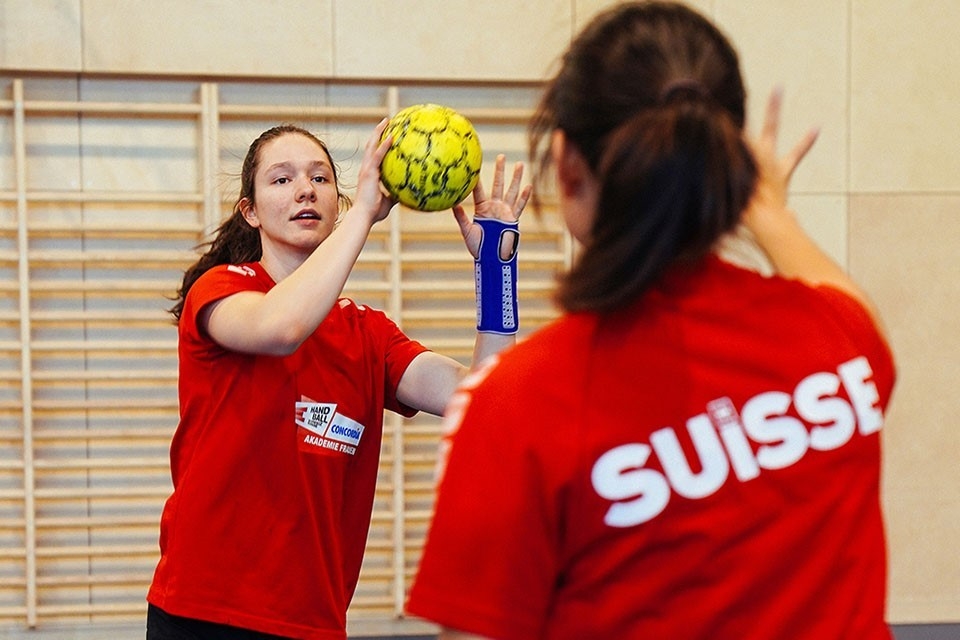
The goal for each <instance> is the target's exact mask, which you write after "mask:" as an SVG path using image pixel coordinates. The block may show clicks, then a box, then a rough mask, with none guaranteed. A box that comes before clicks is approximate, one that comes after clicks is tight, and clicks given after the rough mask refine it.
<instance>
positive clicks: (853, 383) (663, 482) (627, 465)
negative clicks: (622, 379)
mask: <svg viewBox="0 0 960 640" xmlns="http://www.w3.org/2000/svg"><path fill="white" fill-rule="evenodd" d="M872 376H873V370H872V369H871V368H870V363H869V362H868V361H867V359H866V358H865V357H862V356H861V357H858V358H854V359H852V360H850V361H848V362H845V363H843V364H841V365H840V366H839V367H837V371H836V373H833V372H819V373H814V374H812V375H809V376H807V377H806V378H804V379H803V380H801V381H800V384H798V385H797V387H796V388H795V389H794V391H793V394H792V395H791V394H788V393H785V392H782V391H767V392H764V393H760V394H758V395H755V396H753V397H752V398H750V399H749V400H747V401H746V402H745V403H744V405H743V408H742V410H741V411H740V414H739V415H738V414H737V410H736V408H735V407H734V405H733V402H732V401H731V400H730V399H729V398H726V397H724V398H718V399H716V400H713V401H711V402H708V403H707V405H706V407H707V411H706V412H705V413H701V414H698V415H696V416H693V417H692V418H690V419H688V420H687V422H686V427H687V431H688V433H689V434H690V439H691V440H692V442H693V446H694V449H696V453H697V457H698V458H699V460H700V463H701V465H700V468H701V471H700V472H698V473H693V472H692V471H691V468H690V464H689V462H688V461H687V459H686V457H685V455H684V453H683V450H682V448H681V446H680V441H679V439H678V438H677V434H676V431H675V430H674V429H673V428H672V427H666V428H663V429H659V430H657V431H654V432H653V433H651V434H650V441H649V444H647V443H630V444H624V445H620V446H618V447H614V448H613V449H610V450H609V451H607V452H606V453H604V454H602V455H601V456H600V457H599V458H598V459H597V461H596V462H595V463H594V465H593V470H592V473H591V481H592V483H593V488H594V491H596V492H597V494H598V495H599V496H600V497H602V498H605V499H607V500H611V501H613V502H614V503H615V504H613V505H612V506H611V507H610V508H609V509H608V510H607V513H606V515H605V516H604V519H603V520H604V522H605V523H606V524H607V525H609V526H611V527H631V526H634V525H638V524H642V523H644V522H647V521H648V520H652V519H653V518H655V517H657V516H658V515H659V514H660V513H662V512H663V510H664V509H665V508H666V507H667V503H668V502H669V501H670V495H671V490H672V491H675V492H676V493H677V494H678V495H680V496H683V497H685V498H690V499H694V500H696V499H701V498H706V497H707V496H709V495H711V494H713V493H714V492H716V491H717V490H718V489H719V488H720V487H721V486H723V484H724V483H725V482H726V481H727V478H728V477H729V475H730V470H731V469H732V470H733V473H734V475H735V476H736V478H737V480H739V481H740V482H747V481H748V480H752V479H754V478H756V477H758V476H759V475H760V472H761V471H762V470H771V469H782V468H784V467H789V466H791V465H793V464H795V463H797V462H798V461H799V460H800V459H801V458H803V456H804V455H805V454H806V453H807V451H809V450H810V449H815V450H817V451H829V450H831V449H837V448H839V447H841V446H843V445H845V444H846V443H848V442H849V441H850V439H851V438H852V437H853V435H854V433H855V432H856V431H859V433H860V434H862V435H867V434H870V433H874V432H876V431H878V430H879V429H880V428H881V426H882V425H883V413H882V412H881V411H880V409H879V408H878V407H877V406H876V403H877V401H878V400H879V393H878V392H877V387H876V385H875V384H874V383H873V381H872V380H871V378H872ZM841 385H842V387H843V389H844V390H845V391H846V394H847V397H848V398H849V402H848V401H847V399H846V398H843V397H841V396H839V395H838V392H839V391H840V387H841ZM791 405H792V406H793V407H794V409H795V410H796V414H797V415H799V416H800V417H801V418H802V419H803V420H804V421H806V422H807V423H810V424H811V425H813V426H812V427H810V428H809V430H808V428H807V424H805V422H803V421H801V420H798V419H797V418H795V417H792V416H789V415H787V412H788V411H789V409H790V407H791ZM751 442H753V443H756V444H758V445H759V447H758V448H757V450H756V453H754V451H753V447H752V446H751ZM651 454H654V455H656V457H657V460H659V461H660V465H661V467H662V468H663V473H661V472H660V471H657V470H655V469H647V468H644V466H645V465H646V464H647V462H648V460H649V459H650V456H651Z"/></svg>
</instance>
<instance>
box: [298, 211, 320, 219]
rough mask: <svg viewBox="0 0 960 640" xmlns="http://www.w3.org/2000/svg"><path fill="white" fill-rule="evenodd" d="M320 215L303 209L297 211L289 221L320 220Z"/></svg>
mask: <svg viewBox="0 0 960 640" xmlns="http://www.w3.org/2000/svg"><path fill="white" fill-rule="evenodd" d="M320 219H321V218H320V214H319V213H317V212H316V211H315V210H313V209H303V210H301V211H298V212H297V214H296V215H295V216H293V218H291V220H320Z"/></svg>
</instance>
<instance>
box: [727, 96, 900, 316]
mask: <svg viewBox="0 0 960 640" xmlns="http://www.w3.org/2000/svg"><path fill="white" fill-rule="evenodd" d="M781 103H782V94H781V92H780V91H774V93H773V94H772V95H771V97H770V101H769V103H768V104H767V111H766V117H765V118H764V123H763V128H762V129H761V132H760V135H759V136H757V137H756V138H755V139H753V140H751V141H750V146H751V149H752V150H753V155H754V159H755V160H756V163H757V170H758V174H759V175H758V180H757V187H756V190H755V192H754V194H753V198H752V199H751V201H750V204H749V206H748V207H747V210H746V211H745V212H744V216H743V223H744V225H745V226H746V227H747V228H748V229H749V230H750V231H751V232H752V233H753V235H754V237H755V238H756V240H757V243H758V244H759V245H760V248H761V249H763V251H764V252H765V253H766V254H767V256H768V257H769V259H770V262H771V263H772V265H773V268H774V270H775V271H776V273H778V274H780V275H782V276H785V277H788V278H796V279H798V280H801V281H803V282H806V283H808V284H810V285H814V286H817V285H829V286H832V287H835V288H837V289H840V290H841V291H844V292H845V293H847V294H849V295H850V296H852V297H854V298H856V299H857V300H858V301H859V302H860V303H861V304H862V305H863V306H864V308H866V310H867V311H868V313H869V314H870V315H871V317H872V318H873V320H874V323H875V324H876V325H877V326H878V327H879V328H881V329H882V326H881V323H880V317H879V314H878V313H877V310H876V308H875V307H874V305H873V302H871V300H870V298H869V297H868V296H867V294H866V293H865V292H864V291H863V290H862V289H861V288H860V287H859V286H858V285H857V284H856V283H855V282H854V281H853V279H852V278H850V276H849V275H847V273H846V272H845V271H844V270H843V269H842V268H841V267H840V266H839V265H838V264H837V263H836V262H834V261H833V260H832V259H831V258H830V257H829V256H828V255H827V254H826V253H824V252H823V250H822V249H820V247H818V246H817V245H816V243H815V242H814V241H813V240H812V239H811V238H810V236H808V235H807V233H806V232H805V231H804V230H803V229H802V228H801V227H800V224H799V222H797V218H796V215H795V214H794V212H793V211H792V210H791V209H790V208H789V207H788V206H787V187H788V185H789V182H790V178H791V176H792V175H793V172H794V170H795V169H796V168H797V165H798V164H800V161H801V160H802V159H803V158H804V156H806V155H807V152H808V151H809V150H810V148H811V147H812V146H813V143H814V142H815V141H816V139H817V134H818V133H819V132H818V131H817V130H812V131H810V132H808V133H807V134H806V135H805V136H804V137H803V138H802V139H801V140H800V141H799V142H798V143H797V144H796V146H794V147H793V149H791V150H790V151H789V152H788V153H787V154H786V155H784V156H783V157H780V158H778V157H777V134H778V132H779V129H780V107H781Z"/></svg>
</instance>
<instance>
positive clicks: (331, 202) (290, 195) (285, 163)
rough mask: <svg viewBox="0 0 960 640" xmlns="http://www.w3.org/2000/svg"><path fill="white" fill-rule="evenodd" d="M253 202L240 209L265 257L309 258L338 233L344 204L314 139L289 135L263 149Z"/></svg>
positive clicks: (294, 134) (331, 166) (320, 149)
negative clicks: (330, 237)
mask: <svg viewBox="0 0 960 640" xmlns="http://www.w3.org/2000/svg"><path fill="white" fill-rule="evenodd" d="M254 194H255V196H254V201H253V202H245V203H241V206H242V210H243V211H244V217H245V218H246V220H247V222H248V223H250V225H251V226H253V227H254V228H256V229H259V230H260V239H261V242H262V244H263V252H264V255H265V256H266V255H278V256H279V255H287V254H296V255H297V256H298V257H301V258H306V256H308V255H309V254H310V253H312V252H313V250H314V249H316V248H317V247H318V246H320V243H321V242H323V241H324V240H326V239H327V236H329V235H330V233H331V232H332V231H333V229H334V226H335V225H336V222H337V216H338V214H339V200H338V191H337V185H336V182H335V179H334V170H333V165H332V163H331V160H330V157H329V156H328V155H327V153H326V152H325V151H324V150H323V148H322V147H320V146H319V145H317V143H316V142H314V141H313V140H311V139H310V138H308V137H306V136H304V135H301V134H299V133H285V134H283V135H281V136H280V137H278V138H274V139H273V140H270V141H269V142H267V143H265V144H264V145H263V147H261V149H260V158H259V162H258V164H257V172H256V175H255V176H254Z"/></svg>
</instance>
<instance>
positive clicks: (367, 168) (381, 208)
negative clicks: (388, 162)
mask: <svg viewBox="0 0 960 640" xmlns="http://www.w3.org/2000/svg"><path fill="white" fill-rule="evenodd" d="M389 122H390V119H389V118H384V119H383V120H381V121H380V123H379V124H378V125H377V126H376V128H375V129H374V130H373V133H372V134H370V137H369V138H368V139H367V143H366V145H365V146H364V149H363V160H362V161H361V162H360V172H359V174H358V175H357V195H356V197H355V198H354V200H353V206H352V207H350V209H351V214H357V213H363V214H364V215H367V216H369V221H370V224H371V225H372V224H374V223H375V222H379V221H381V220H383V219H384V218H386V217H387V216H388V215H389V214H390V210H391V209H392V208H393V206H394V205H395V204H397V202H396V200H393V199H392V198H391V197H390V196H389V195H387V193H386V192H385V190H384V189H383V188H382V187H381V185H380V163H381V162H383V158H384V156H385V155H386V154H387V150H389V149H390V144H391V142H392V141H393V138H392V137H390V136H388V137H386V138H385V139H383V140H381V139H380V137H381V136H382V135H383V131H384V129H386V128H387V124H388V123H389Z"/></svg>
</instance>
